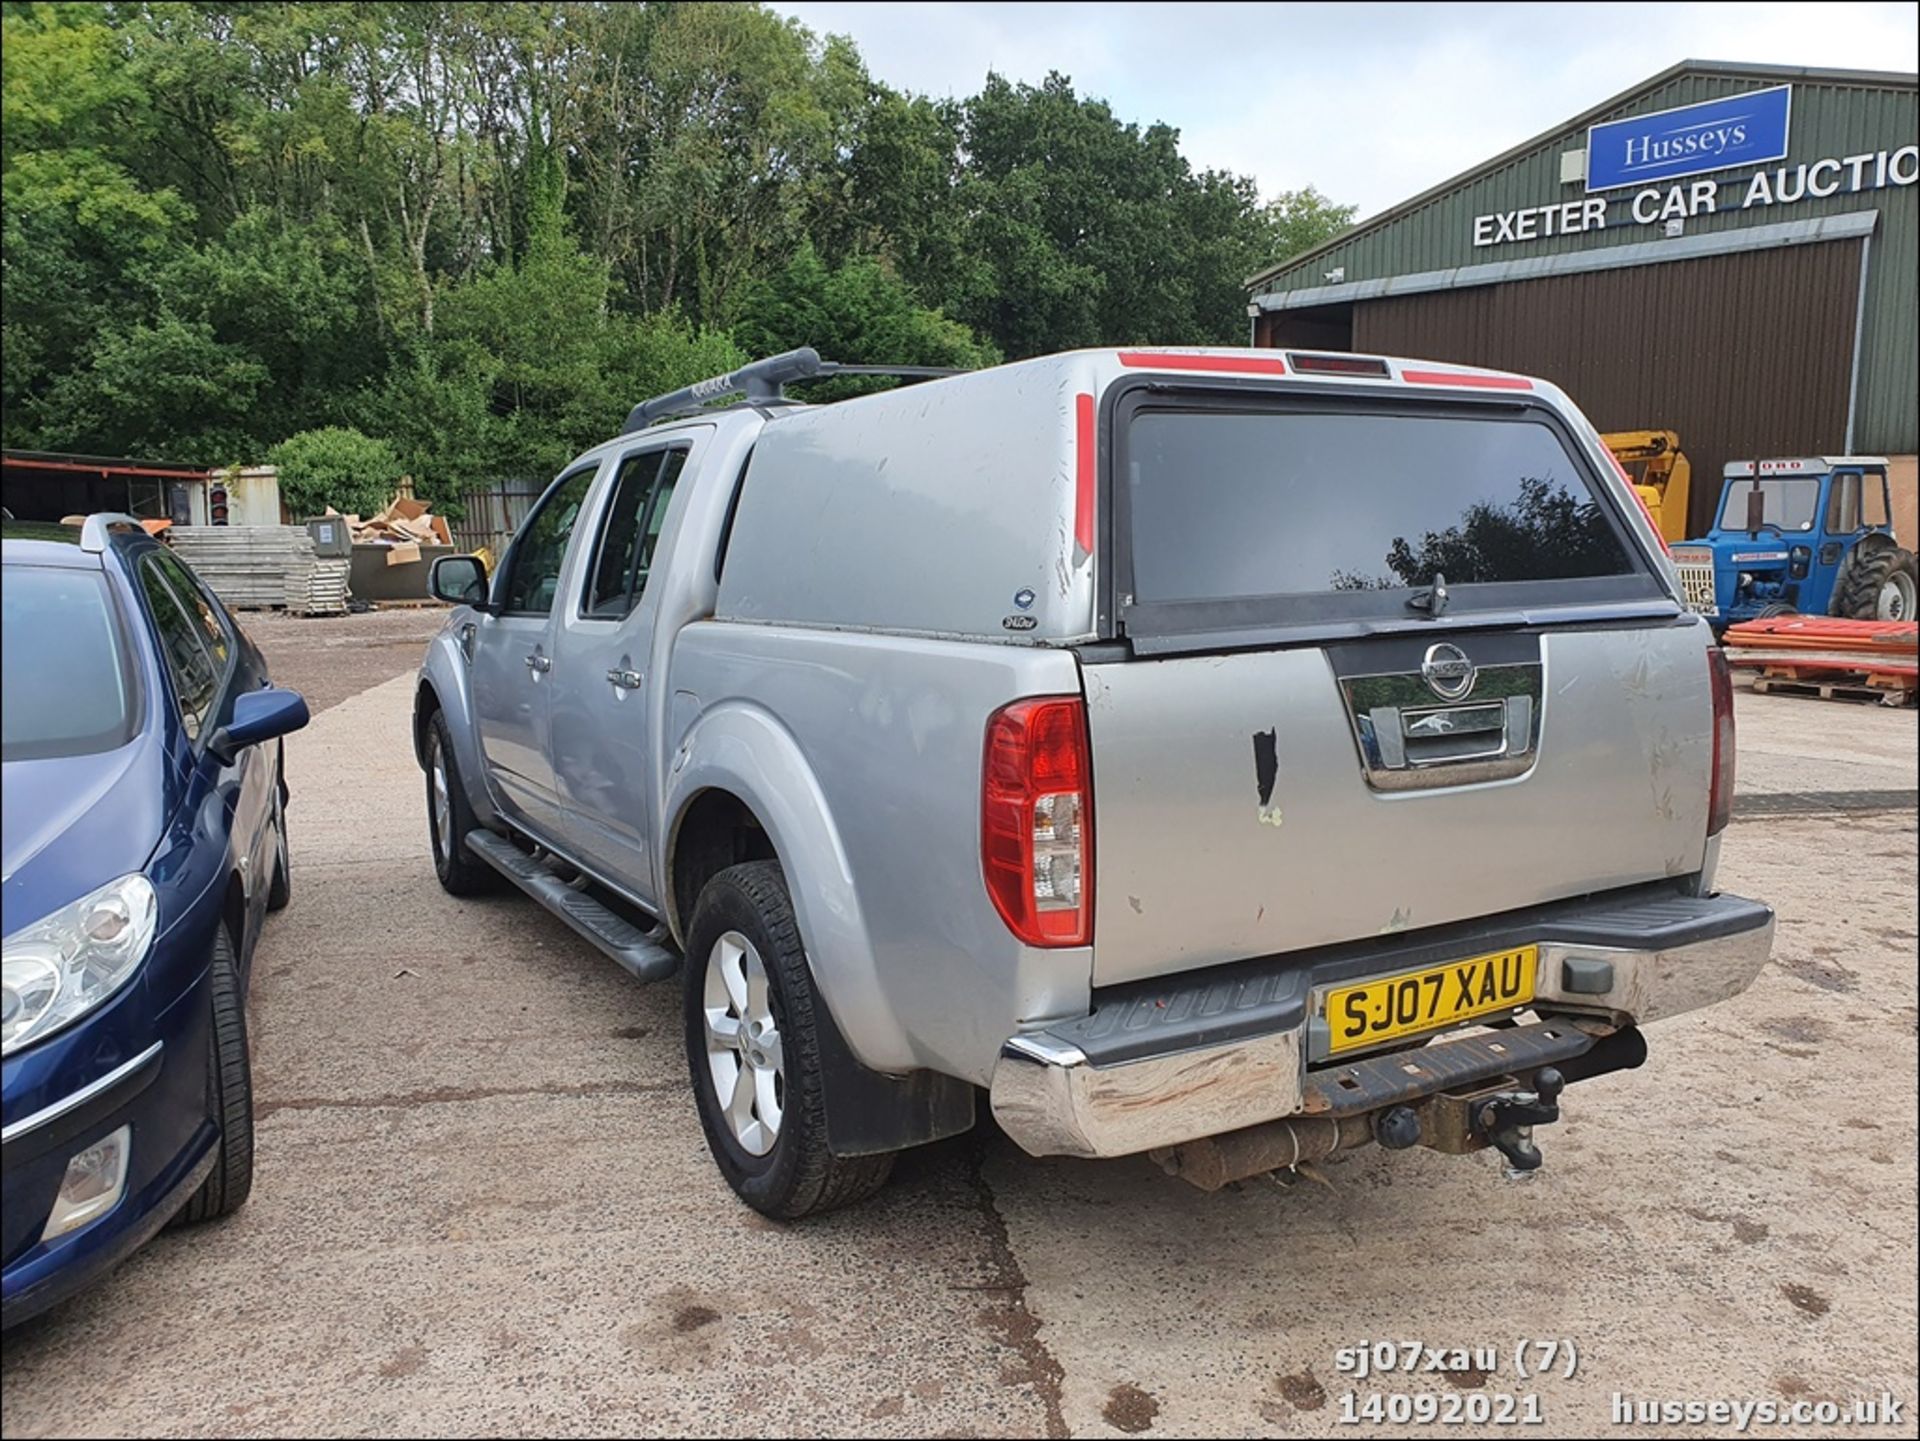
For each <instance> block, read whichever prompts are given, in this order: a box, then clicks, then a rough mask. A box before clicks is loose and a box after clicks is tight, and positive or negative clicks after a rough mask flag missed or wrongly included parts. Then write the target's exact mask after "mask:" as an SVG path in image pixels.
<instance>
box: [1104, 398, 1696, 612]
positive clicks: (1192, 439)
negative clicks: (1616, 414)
mask: <svg viewBox="0 0 1920 1441" xmlns="http://www.w3.org/2000/svg"><path fill="white" fill-rule="evenodd" d="M1125 424H1126V433H1125V438H1124V441H1123V443H1122V446H1121V451H1120V456H1119V460H1120V465H1121V467H1122V473H1123V474H1124V476H1125V483H1126V487H1127V495H1126V506H1127V522H1128V529H1129V532H1130V537H1131V557H1130V559H1131V577H1130V583H1129V585H1128V596H1129V598H1128V599H1127V600H1125V601H1123V605H1130V606H1133V607H1141V608H1153V607H1172V608H1181V607H1186V608H1191V607H1192V606H1194V605H1198V604H1206V605H1211V606H1213V607H1215V608H1216V609H1218V608H1219V607H1220V606H1222V605H1223V604H1224V605H1226V606H1227V607H1228V608H1229V609H1231V610H1232V611H1233V612H1235V615H1236V618H1238V619H1248V618H1253V617H1255V616H1259V617H1264V618H1267V619H1271V620H1274V621H1277V622H1282V623H1286V622H1302V621H1328V620H1346V619H1374V618H1385V617H1395V618H1398V617H1407V616H1413V615H1415V614H1416V611H1415V610H1414V609H1412V608H1410V607H1409V605H1408V602H1409V601H1410V600H1412V599H1415V598H1416V597H1417V595H1418V593H1419V592H1420V591H1423V590H1425V589H1427V588H1430V587H1431V586H1433V585H1434V583H1435V582H1436V580H1437V579H1438V578H1439V577H1441V576H1444V577H1445V579H1446V586H1447V590H1448V594H1449V600H1448V605H1449V609H1448V612H1447V613H1448V614H1454V613H1457V612H1459V611H1461V610H1468V609H1485V608H1501V607H1509V606H1515V605H1523V606H1537V605H1546V604H1555V603H1559V602H1563V601H1572V600H1580V601H1603V600H1608V599H1626V598H1650V597H1657V596H1659V595H1661V594H1662V592H1661V590H1660V589H1659V586H1658V583H1657V582H1656V581H1655V580H1654V578H1653V576H1652V574H1651V572H1650V571H1649V570H1648V569H1647V568H1646V565H1645V563H1644V562H1643V561H1641V560H1640V559H1638V558H1637V557H1636V551H1635V549H1634V547H1633V546H1632V544H1631V542H1630V541H1629V539H1628V537H1627V534H1626V532H1625V530H1624V529H1623V526H1622V523H1621V520H1620V518H1619V514H1618V512H1617V511H1616V510H1615V508H1614V507H1612V506H1611V505H1609V504H1608V503H1607V502H1606V501H1605V500H1604V499H1603V498H1602V496H1601V495H1600V494H1599V493H1598V491H1597V490H1596V488H1595V481H1594V478H1593V476H1592V475H1591V473H1590V472H1589V471H1588V470H1587V469H1586V468H1585V467H1584V466H1583V465H1582V464H1581V463H1580V462H1579V461H1578V460H1576V458H1575V457H1574V455H1573V453H1572V451H1571V449H1570V447H1569V444H1568V442H1567V440H1566V438H1565V436H1564V434H1563V432H1562V431H1561V430H1560V429H1559V428H1558V427H1557V426H1556V425H1554V424H1553V423H1551V422H1550V421H1549V420H1548V419H1547V418H1545V417H1544V416H1543V415H1542V414H1541V413H1540V412H1538V411H1533V410H1519V409H1501V410H1494V409H1492V408H1491V407H1489V408H1488V410H1487V412H1486V413H1485V414H1477V413H1474V412H1473V411H1472V410H1470V409H1465V408H1460V409H1448V410H1445V411H1436V412H1433V413H1417V412H1414V413H1409V412H1405V411H1394V412H1388V411H1383V410H1380V409H1377V408H1363V407H1361V406H1358V405H1355V406H1350V407H1344V408H1331V409H1327V408H1320V407H1315V408H1312V409H1308V408H1305V407H1304V406H1303V407H1302V408H1299V409H1271V408H1268V409H1253V408H1248V407H1247V406H1244V405H1237V406H1228V405H1222V406H1220V407H1218V408H1194V409H1188V408H1185V407H1181V406H1175V405H1160V404H1149V405H1146V406H1144V407H1142V408H1139V409H1137V410H1136V411H1135V412H1134V413H1133V414H1132V416H1131V418H1130V420H1127V421H1126V422H1125Z"/></svg>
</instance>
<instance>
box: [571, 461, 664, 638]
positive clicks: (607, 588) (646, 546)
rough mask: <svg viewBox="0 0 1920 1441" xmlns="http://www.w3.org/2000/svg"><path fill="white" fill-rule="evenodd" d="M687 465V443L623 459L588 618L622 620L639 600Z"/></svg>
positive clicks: (584, 606)
mask: <svg viewBox="0 0 1920 1441" xmlns="http://www.w3.org/2000/svg"><path fill="white" fill-rule="evenodd" d="M686 463H687V451H686V449H685V447H679V448H675V449H672V450H649V451H644V452H642V453H641V454H639V455H634V456H629V457H628V458H627V459H626V460H625V461H624V462H622V464H621V466H620V477H619V480H618V481H617V482H616V483H615V486H614V492H613V499H612V500H610V501H609V502H608V503H607V510H606V516H605V518H604V519H603V520H602V522H601V525H600V535H599V538H598V540H597V542H596V544H595V547H594V558H593V571H592V573H591V575H590V576H589V577H588V581H587V593H586V595H585V596H584V597H583V598H582V601H581V607H580V613H581V614H582V615H583V616H588V617H591V618H593V619H597V620H622V619H625V618H626V617H627V616H628V615H630V614H631V613H632V611H633V608H634V607H635V606H637V605H638V604H640V597H641V596H642V595H644V594H645V593H646V589H647V575H648V573H649V572H650V571H651V570H652V568H653V553H654V550H655V549H656V547H657V546H658V545H659V542H660V527H661V526H662V525H664V524H665V523H666V518H667V505H668V503H669V502H670V501H671V500H672V499H673V487H674V482H675V481H676V480H678V479H679V476H680V472H681V470H682V469H683V468H684V467H685V465H686Z"/></svg>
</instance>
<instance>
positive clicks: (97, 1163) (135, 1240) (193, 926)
mask: <svg viewBox="0 0 1920 1441" xmlns="http://www.w3.org/2000/svg"><path fill="white" fill-rule="evenodd" d="M0 616H3V617H4V626H3V627H0V631H3V636H0V639H3V641H4V644H3V645H0V678H3V680H4V685H3V686H0V690H3V692H4V694H3V696H0V731H3V733H4V734H3V749H4V767H5V775H4V782H3V783H0V805H3V811H0V848H3V849H4V855H3V856H0V931H3V932H4V935H5V940H4V945H3V947H0V949H3V950H4V956H3V957H0V971H3V972H4V988H3V991H0V1052H4V1061H3V1062H0V1065H3V1066H4V1071H3V1073H0V1093H3V1094H0V1100H3V1101H4V1141H3V1142H0V1146H3V1148H4V1157H0V1159H3V1160H4V1181H3V1182H0V1184H3V1186H4V1192H3V1194H0V1219H3V1223H4V1227H3V1228H4V1252H0V1266H3V1267H4V1270H3V1272H0V1325H3V1326H12V1325H14V1324H15V1323H17V1322H19V1321H22V1320H24V1319H26V1318H27V1317H28V1316H31V1315H33V1314H35V1313H36V1312H39V1311H41V1310H43V1309H45V1308H46V1307H47V1306H49V1305H52V1304H53V1303H54V1302H55V1301H58V1300H60V1299H61V1298H62V1297H64V1296H66V1295H68V1294H69V1293H70V1292H72V1291H73V1290H75V1289H76V1288H78V1287H80V1286H82V1285H84V1284H85V1283H86V1282H88V1281H90V1280H91V1279H93V1278H94V1277H96V1276H98V1275H100V1274H101V1273H102V1272H104V1271H106V1270H107V1269H108V1268H110V1267H111V1266H113V1265H114V1264H115V1263H116V1262H118V1261H120V1260H121V1259H123V1258H124V1257H125V1256H126V1255H127V1254H128V1253H129V1252H131V1251H132V1250H133V1249H134V1248H135V1247H137V1246H139V1245H141V1244H142V1243H143V1242H144V1241H146V1240H147V1239H148V1238H149V1237H150V1236H152V1235H153V1234H154V1232H156V1231H158V1230H159V1229H160V1228H161V1227H162V1226H164V1225H166V1224H167V1222H168V1221H170V1220H173V1219H175V1218H176V1217H178V1218H179V1219H181V1220H183V1221H201V1220H207V1219H210V1218H212V1217H215V1216H221V1215H225V1214H227V1213H228V1212H230V1211H232V1210H234V1209H235V1208H237V1207H238V1206H239V1205H241V1203H242V1202H244V1201H245V1200H246V1198H247V1192H248V1190H249V1189H250V1188H251V1185H252V1180H253V1097H252V1088H251V1081H250V1077H249V1072H248V1066H247V1020H246V995H247V972H248V963H249V961H250V959H251V957H252V954H253V948H254V943H255V941H256V939H257V937H258V936H259V933H260V924H261V921H262V919H263V918H264V916H265V914H266V912H267V911H269V910H272V909H275V908H277V907H279V906H283V905H285V904H286V903H287V898H288V895H289V890H288V887H289V883H290V875H289V870H288V857H287V828H286V801H287V790H286V782H285V779H284V772H283V770H282V766H281V748H280V745H279V744H278V738H279V737H281V736H283V735H285V734H286V733H287V732H289V731H293V730H297V729H299V728H300V727H301V726H303V725H305V724H306V722H307V705H306V702H305V701H303V700H302V699H301V698H300V697H299V696H298V695H296V694H295V693H293V692H292V691H287V690H279V689H276V688H275V687H273V686H272V685H270V684H269V683H268V680H267V667H266V662H265V660H264V659H263V658H262V657H261V655H260V652H259V651H258V650H256V649H255V648H254V646H253V645H252V644H251V643H250V642H249V641H248V640H247V638H246V636H245V635H243V634H242V633H241V631H240V628H239V627H238V626H236V625H235V624H234V622H233V619H232V617H231V616H229V615H228V614H227V612H226V610H225V609H224V608H223V607H222V606H221V604H220V602H219V601H218V600H216V599H215V598H214V596H213V595H212V593H211V592H209V591H208V590H207V588H206V587H205V586H204V585H203V584H201V583H200V581H199V580H198V579H197V578H196V577H195V576H194V575H193V573H192V572H191V571H189V570H188V569H187V567H186V566H185V565H183V564H181V562H180V560H179V559H178V558H177V557H176V556H174V554H173V553H172V552H171V551H169V550H168V549H167V548H166V547H165V546H163V545H160V544H158V543H157V542H156V541H154V540H153V539H152V537H150V536H149V535H148V534H147V533H146V532H145V531H144V530H143V529H142V528H141V527H140V525H139V523H138V522H137V521H134V520H132V519H131V518H129V517H126V516H93V517H90V518H89V519H88V520H87V521H86V524H85V526H84V528H82V529H75V528H73V527H69V526H54V525H32V524H22V523H19V522H13V521H7V522H5V523H4V525H0ZM268 742H273V744H268Z"/></svg>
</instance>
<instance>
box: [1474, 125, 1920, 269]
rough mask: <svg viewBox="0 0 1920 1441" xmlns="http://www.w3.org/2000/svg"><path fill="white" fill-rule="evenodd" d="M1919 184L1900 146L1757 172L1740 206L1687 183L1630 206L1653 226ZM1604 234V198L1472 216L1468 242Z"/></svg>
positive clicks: (1918, 157) (1710, 187) (1639, 197)
mask: <svg viewBox="0 0 1920 1441" xmlns="http://www.w3.org/2000/svg"><path fill="white" fill-rule="evenodd" d="M1916 180H1920V145H1903V146H1901V147H1900V148H1899V149H1898V150H1881V151H1877V152H1869V153H1868V154H1865V155H1849V156H1847V157H1845V158H1844V159H1827V160H1816V161H1814V162H1812V163H1811V164H1808V165H1781V166H1776V167H1774V168H1773V169H1771V170H1761V171H1757V172H1756V173H1755V174H1754V175H1753V176H1752V177H1751V178H1750V179H1749V180H1747V181H1746V192H1745V194H1744V195H1742V197H1741V199H1740V203H1739V204H1738V205H1726V206H1724V207H1723V206H1722V205H1721V201H1720V191H1721V182H1720V181H1718V180H1687V181H1682V182H1680V183H1678V184H1675V185H1671V186H1665V187H1662V186H1658V185H1656V186H1651V187H1649V188H1648V189H1646V190H1641V191H1638V192H1636V193H1635V195H1634V197H1633V199H1632V200H1631V201H1629V202H1628V205H1627V208H1628V211H1629V212H1630V214H1631V215H1632V218H1633V223H1634V224H1636V225H1653V224H1656V223H1658V222H1660V221H1665V220H1685V219H1690V218H1691V217H1693V216H1696V215H1712V214H1714V213H1715V212H1716V211H1719V210H1721V209H1727V210H1754V209H1758V208H1760V207H1763V206H1767V205H1791V204H1793V203H1794V202H1795V201H1797V200H1806V199H1808V198H1812V199H1816V200H1818V199H1824V198H1825V197H1827V196H1829V195H1842V194H1852V193H1854V192H1856V191H1861V190H1879V189H1882V188H1883V187H1885V186H1888V185H1912V184H1913V183H1914V182H1915V181H1916ZM1731 183H1732V184H1733V185H1738V184H1739V183H1740V182H1738V181H1734V182H1731ZM1606 228H1607V198H1606V197H1605V196H1604V195H1589V196H1586V197H1584V198H1583V199H1580V200H1569V201H1567V202H1565V203H1564V204H1559V205H1536V206H1534V207H1532V208H1531V209H1528V210H1508V211H1504V212H1500V213H1497V214H1493V215H1476V216H1475V217H1474V220H1473V243H1474V244H1475V245H1476V246H1481V247H1484V246H1488V245H1506V244H1509V243H1511V242H1513V241H1516V240H1545V239H1547V238H1548V237H1550V236H1554V235H1579V234H1583V233H1584V232H1586V231H1589V230H1604V229H1606Z"/></svg>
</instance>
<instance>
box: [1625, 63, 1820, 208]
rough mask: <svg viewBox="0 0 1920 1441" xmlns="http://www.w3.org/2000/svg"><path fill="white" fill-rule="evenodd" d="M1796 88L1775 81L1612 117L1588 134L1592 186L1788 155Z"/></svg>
mask: <svg viewBox="0 0 1920 1441" xmlns="http://www.w3.org/2000/svg"><path fill="white" fill-rule="evenodd" d="M1792 93H1793V92H1792V89H1791V87H1789V86H1786V85H1776V86H1774V87H1773V88H1771V89H1768V90H1749V91H1747V92H1746V94H1744V95H1730V96H1728V97H1727V98H1726V99H1724V100H1708V101H1706V102H1704V103H1702V104H1699V105H1683V106H1681V107H1680V108H1679V109H1678V110H1662V111H1659V112H1658V113H1656V114H1653V115H1635V116H1632V117H1631V118H1629V119H1626V120H1609V121H1608V122H1607V123H1606V124H1604V125H1595V126H1592V127H1591V128H1589V129H1588V131H1587V189H1588V190H1590V191H1591V190H1615V189H1618V188H1619V187H1621V186H1624V185H1648V184H1652V183H1653V182H1655V181H1660V180H1671V179H1673V178H1674V177H1675V176H1677V175H1700V174H1704V173H1705V172H1707V171H1709V170H1725V169H1727V168H1729V167H1730V166H1735V165H1762V164H1765V163H1766V162H1767V161H1769V160H1780V159H1783V158H1784V157H1785V156H1786V153H1787V116H1788V112H1789V111H1790V109H1791V108H1792Z"/></svg>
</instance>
